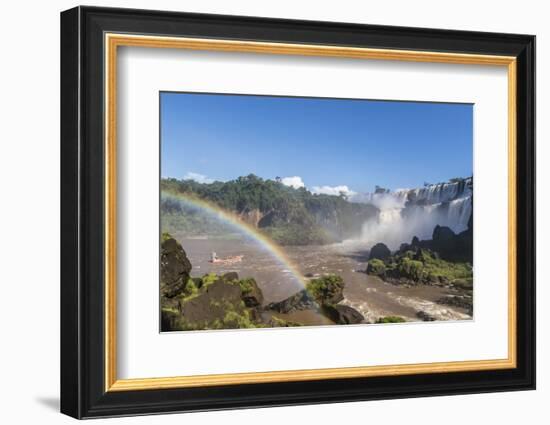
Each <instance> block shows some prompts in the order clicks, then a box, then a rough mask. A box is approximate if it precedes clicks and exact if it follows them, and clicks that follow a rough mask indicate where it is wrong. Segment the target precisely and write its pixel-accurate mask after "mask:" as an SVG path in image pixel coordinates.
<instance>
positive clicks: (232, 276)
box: [221, 272, 239, 282]
mask: <svg viewBox="0 0 550 425" xmlns="http://www.w3.org/2000/svg"><path fill="white" fill-rule="evenodd" d="M221 278H222V280H223V281H224V282H231V281H233V280H239V274H238V273H237V272H227V273H225V274H224V275H223V276H222V277H221Z"/></svg>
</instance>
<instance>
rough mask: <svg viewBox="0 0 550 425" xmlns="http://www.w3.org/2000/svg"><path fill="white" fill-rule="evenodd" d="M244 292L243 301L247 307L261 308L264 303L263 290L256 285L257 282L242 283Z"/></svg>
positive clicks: (244, 280) (250, 280)
mask: <svg viewBox="0 0 550 425" xmlns="http://www.w3.org/2000/svg"><path fill="white" fill-rule="evenodd" d="M240 285H241V291H242V296H241V297H242V300H243V301H244V304H245V305H246V306H247V307H260V306H261V305H262V304H263V302H264V295H263V293H262V290H261V289H260V287H259V286H258V284H257V283H256V280H254V279H252V278H250V279H243V280H242V281H241V283H240Z"/></svg>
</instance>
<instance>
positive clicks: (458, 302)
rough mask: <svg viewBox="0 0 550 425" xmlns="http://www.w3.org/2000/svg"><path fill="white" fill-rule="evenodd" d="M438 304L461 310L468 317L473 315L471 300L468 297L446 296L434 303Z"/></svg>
mask: <svg viewBox="0 0 550 425" xmlns="http://www.w3.org/2000/svg"><path fill="white" fill-rule="evenodd" d="M436 302H437V303H438V304H443V305H449V306H452V307H459V308H463V309H464V310H466V311H467V312H468V314H469V315H472V314H473V310H474V305H473V298H472V297H471V296H469V295H446V296H444V297H441V298H440V299H438V300H437V301H436Z"/></svg>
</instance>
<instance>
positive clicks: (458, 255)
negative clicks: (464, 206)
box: [398, 216, 473, 263]
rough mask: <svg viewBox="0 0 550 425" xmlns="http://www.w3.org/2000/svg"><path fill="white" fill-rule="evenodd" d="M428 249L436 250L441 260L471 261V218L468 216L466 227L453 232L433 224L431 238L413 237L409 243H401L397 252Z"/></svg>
mask: <svg viewBox="0 0 550 425" xmlns="http://www.w3.org/2000/svg"><path fill="white" fill-rule="evenodd" d="M418 248H424V249H429V250H431V251H434V252H436V253H437V254H438V255H439V256H440V257H441V258H442V259H443V260H447V261H467V262H469V263H472V262H473V219H472V216H470V219H469V221H468V229H467V230H465V231H464V232H461V233H459V234H455V233H454V232H453V231H452V230H451V229H450V228H449V227H446V226H439V225H437V226H435V228H434V231H433V234H432V239H427V240H422V241H420V240H418V238H417V237H416V236H415V237H413V239H412V241H411V243H410V244H401V246H400V248H399V251H398V252H401V253H403V252H406V251H410V250H417V249H418Z"/></svg>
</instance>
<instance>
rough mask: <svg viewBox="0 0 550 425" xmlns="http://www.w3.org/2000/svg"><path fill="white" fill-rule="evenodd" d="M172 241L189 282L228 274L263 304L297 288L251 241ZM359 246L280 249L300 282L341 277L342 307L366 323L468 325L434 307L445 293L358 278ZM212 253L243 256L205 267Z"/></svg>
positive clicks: (300, 316)
mask: <svg viewBox="0 0 550 425" xmlns="http://www.w3.org/2000/svg"><path fill="white" fill-rule="evenodd" d="M175 237H176V239H177V240H178V241H180V243H181V244H182V246H183V248H184V249H185V251H186V253H187V256H188V258H189V260H190V261H191V264H192V265H193V270H192V272H191V274H192V276H194V277H196V276H202V275H204V274H206V273H210V272H215V273H218V274H222V273H226V272H230V271H235V272H237V273H238V274H239V276H240V277H242V278H245V277H253V278H254V279H256V282H257V283H258V285H259V286H260V288H261V289H262V292H263V294H264V304H269V303H270V302H274V301H281V300H283V299H285V298H287V297H289V296H290V295H293V294H294V293H296V292H297V291H299V290H301V289H302V288H303V287H302V285H301V284H300V282H299V280H298V279H296V278H295V277H294V275H293V274H292V272H291V271H290V270H289V269H288V268H287V267H286V266H285V264H284V263H282V262H281V261H279V260H278V259H277V257H276V256H275V255H274V254H273V253H272V252H270V251H269V250H268V249H266V248H265V247H263V246H261V245H260V244H259V243H258V242H256V241H253V240H249V239H243V238H239V237H236V238H234V239H209V238H186V237H184V235H178V234H176V235H175ZM363 245H364V244H361V243H360V242H356V241H346V242H343V243H338V244H332V245H322V246H312V245H308V246H285V247H283V250H284V251H285V253H286V255H287V257H288V258H290V259H291V261H292V263H293V264H294V265H295V266H296V267H297V268H298V270H299V272H301V273H302V275H304V276H306V277H317V276H322V275H323V274H329V273H334V274H338V275H340V276H342V278H343V279H344V281H345V283H346V286H345V288H344V298H345V299H344V301H342V304H346V305H349V306H351V307H353V308H355V309H356V310H358V311H359V312H361V313H362V314H363V316H364V317H365V319H366V320H367V321H369V322H374V321H376V320H377V319H378V318H380V317H383V316H401V317H403V318H404V319H406V320H407V321H419V320H420V319H418V317H417V313H418V312H419V311H424V312H425V313H427V314H429V315H431V316H433V317H434V318H436V319H437V320H465V319H471V316H469V315H468V314H467V313H466V311H465V310H464V309H461V308H458V307H454V306H453V307H450V306H447V305H441V304H437V303H436V300H438V299H440V298H441V297H442V296H444V295H446V294H450V293H452V292H451V289H449V288H443V287H437V286H427V285H419V286H413V287H406V286H403V285H392V284H389V283H386V282H384V281H382V280H381V279H379V278H377V277H374V276H369V275H367V274H366V273H364V270H365V268H366V262H367V251H366V249H365V247H364V246H363ZM212 252H215V253H216V254H217V256H218V258H223V257H228V256H235V255H243V259H242V261H241V262H239V263H235V264H231V265H223V264H213V263H211V262H209V260H210V258H211V253H212ZM306 280H307V278H306ZM277 316H278V317H280V318H284V319H287V320H293V321H297V322H301V323H305V324H308V325H327V324H331V322H330V320H328V319H327V318H326V317H324V316H322V315H320V314H318V313H316V312H315V311H311V310H305V311H297V312H294V313H291V314H286V315H282V314H277Z"/></svg>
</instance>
